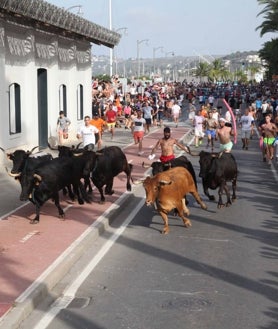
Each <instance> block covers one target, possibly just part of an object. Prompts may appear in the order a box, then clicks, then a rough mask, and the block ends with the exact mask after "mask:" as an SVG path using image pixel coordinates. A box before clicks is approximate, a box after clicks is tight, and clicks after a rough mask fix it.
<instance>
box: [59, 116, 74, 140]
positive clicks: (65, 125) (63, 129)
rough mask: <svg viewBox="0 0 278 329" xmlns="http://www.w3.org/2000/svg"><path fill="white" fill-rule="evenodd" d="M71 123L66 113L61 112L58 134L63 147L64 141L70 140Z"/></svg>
mask: <svg viewBox="0 0 278 329" xmlns="http://www.w3.org/2000/svg"><path fill="white" fill-rule="evenodd" d="M70 124H71V121H70V119H69V118H67V117H66V116H65V113H64V111H60V112H59V117H58V119H57V132H58V138H59V145H63V139H68V133H69V125H70Z"/></svg>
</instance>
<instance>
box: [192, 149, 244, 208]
mask: <svg viewBox="0 0 278 329" xmlns="http://www.w3.org/2000/svg"><path fill="white" fill-rule="evenodd" d="M191 154H192V155H197V154H193V153H191ZM198 155H199V156H200V160H199V163H200V173H199V176H200V177H201V178H202V183H203V189H204V193H205V195H206V196H207V197H208V198H209V199H210V200H214V199H215V198H214V196H213V195H210V194H209V191H208V189H212V190H215V189H217V188H219V189H218V195H219V200H218V208H221V207H223V206H226V207H228V206H230V205H231V204H232V201H234V200H235V199H236V183H237V175H238V169H237V163H236V160H235V158H234V156H233V155H232V154H231V153H225V152H220V153H209V152H205V151H201V152H200V153H198ZM229 181H231V182H232V191H233V193H232V200H231V196H230V192H229V188H228V186H227V182H229ZM224 192H225V194H226V197H227V201H226V204H224V203H223V201H222V194H223V193H224Z"/></svg>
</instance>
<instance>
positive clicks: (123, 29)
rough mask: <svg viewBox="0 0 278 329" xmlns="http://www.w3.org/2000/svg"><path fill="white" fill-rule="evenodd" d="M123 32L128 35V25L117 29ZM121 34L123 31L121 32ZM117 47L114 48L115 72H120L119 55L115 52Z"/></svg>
mask: <svg viewBox="0 0 278 329" xmlns="http://www.w3.org/2000/svg"><path fill="white" fill-rule="evenodd" d="M121 31H122V32H123V34H124V35H127V27H119V28H118V29H116V30H115V32H119V33H120V32H121ZM120 34H121V33H120ZM115 49H116V47H115V48H114V58H115V73H116V74H118V62H117V56H116V52H115Z"/></svg>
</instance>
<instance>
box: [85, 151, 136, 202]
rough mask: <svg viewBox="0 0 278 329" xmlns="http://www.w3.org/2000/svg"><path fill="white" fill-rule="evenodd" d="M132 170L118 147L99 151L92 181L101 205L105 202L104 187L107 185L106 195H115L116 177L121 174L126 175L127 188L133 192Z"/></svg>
mask: <svg viewBox="0 0 278 329" xmlns="http://www.w3.org/2000/svg"><path fill="white" fill-rule="evenodd" d="M131 170H132V165H131V164H129V163H128V161H127V158H126V156H125V154H124V153H123V151H122V150H121V149H120V148H119V147H118V146H109V147H106V148H103V149H102V150H100V151H97V158H96V164H95V166H94V169H93V171H92V173H91V179H92V181H93V183H94V185H95V186H96V187H97V189H98V190H99V193H100V195H101V200H100V202H101V203H103V202H104V201H105V197H104V193H103V186H104V185H106V186H105V190H104V192H105V194H108V195H112V194H113V193H114V190H113V181H114V177H115V176H117V175H118V174H119V173H121V172H124V173H125V174H126V177H127V183H126V188H127V190H128V191H131V184H130V181H131Z"/></svg>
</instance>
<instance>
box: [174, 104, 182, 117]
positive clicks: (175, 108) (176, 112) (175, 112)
mask: <svg viewBox="0 0 278 329" xmlns="http://www.w3.org/2000/svg"><path fill="white" fill-rule="evenodd" d="M180 110H181V107H180V106H179V105H178V104H174V105H173V106H172V113H173V115H175V116H177V115H179V114H180Z"/></svg>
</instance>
